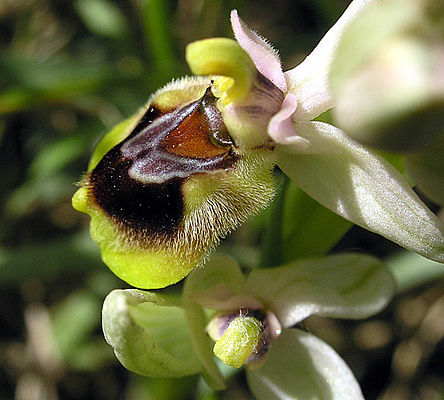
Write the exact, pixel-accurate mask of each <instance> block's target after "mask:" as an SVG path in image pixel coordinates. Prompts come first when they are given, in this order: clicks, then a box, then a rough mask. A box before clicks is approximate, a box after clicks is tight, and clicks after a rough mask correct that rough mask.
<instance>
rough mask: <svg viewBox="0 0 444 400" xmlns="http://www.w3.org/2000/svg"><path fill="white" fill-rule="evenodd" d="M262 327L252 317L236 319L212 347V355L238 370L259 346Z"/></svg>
mask: <svg viewBox="0 0 444 400" xmlns="http://www.w3.org/2000/svg"><path fill="white" fill-rule="evenodd" d="M261 330H262V325H261V323H260V322H259V321H258V320H257V319H256V318H253V317H237V318H235V319H233V321H231V323H230V325H229V326H228V328H227V330H226V331H225V333H224V334H223V335H222V337H221V338H220V339H219V340H218V341H217V342H216V344H215V345H214V348H213V351H214V354H215V355H216V356H217V357H218V358H219V359H220V360H222V361H223V362H224V363H225V364H227V365H229V366H231V367H234V368H240V367H241V366H242V365H243V364H244V363H245V362H246V361H247V359H248V357H249V356H250V354H251V353H252V352H254V351H255V350H256V348H257V345H258V344H259V339H260V336H261Z"/></svg>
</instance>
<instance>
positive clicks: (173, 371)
mask: <svg viewBox="0 0 444 400" xmlns="http://www.w3.org/2000/svg"><path fill="white" fill-rule="evenodd" d="M393 289H394V287H393V281H392V279H391V276H390V274H389V272H388V270H387V269H385V267H384V266H383V265H382V264H381V263H380V262H379V261H378V260H377V259H375V258H373V257H370V256H365V255H358V254H338V255H335V256H330V257H327V258H322V259H313V260H305V261H299V262H294V263H292V264H289V265H286V266H282V267H277V268H271V269H261V270H254V271H252V272H251V273H250V274H249V275H248V276H246V277H245V276H244V275H243V274H242V272H241V270H240V268H239V265H238V264H237V262H236V261H235V260H234V259H232V258H230V257H228V256H224V255H216V256H215V257H213V258H212V259H211V261H210V262H209V263H208V265H207V266H206V267H205V268H201V269H198V270H195V271H194V272H193V273H191V274H190V275H189V276H188V277H187V279H186V280H185V286H184V292H183V299H182V302H181V301H180V300H179V299H171V297H170V298H168V297H167V295H162V294H158V293H153V292H143V291H140V290H131V289H129V290H115V291H113V292H111V293H110V294H109V295H108V297H107V298H106V300H105V303H104V306H103V330H104V333H105V337H106V340H107V341H108V343H109V344H110V345H111V346H112V347H113V348H114V352H115V354H116V356H117V357H118V359H119V360H120V361H121V362H122V364H123V365H124V366H125V367H126V368H128V369H130V370H131V371H134V372H136V373H139V374H142V375H147V376H170V377H173V376H186V375H192V374H195V373H198V372H201V373H202V374H203V376H204V377H205V379H206V381H207V383H208V384H209V385H210V386H212V387H213V388H214V389H217V390H220V389H224V387H225V382H224V378H223V376H222V375H221V373H220V372H219V370H218V367H217V365H216V363H215V362H214V356H213V354H212V347H213V344H212V343H211V341H210V340H209V338H208V335H207V333H208V334H209V335H210V336H211V338H212V339H213V340H215V344H214V347H213V351H214V354H215V355H216V356H217V357H219V358H220V359H221V360H222V361H223V362H224V363H225V364H227V365H230V366H232V367H235V368H239V367H241V366H242V365H245V366H246V375H247V380H248V384H249V387H250V389H251V391H252V393H253V394H254V395H255V397H256V398H257V399H259V400H260V399H266V400H272V399H290V398H291V399H301V400H305V399H309V398H310V399H311V398H329V399H342V400H345V399H350V400H359V399H363V396H362V393H361V390H360V388H359V385H358V383H357V382H356V380H355V378H354V376H353V374H352V372H351V371H350V369H349V368H348V366H347V365H346V363H345V362H344V361H343V360H342V359H341V357H340V356H339V355H338V354H337V353H336V352H335V351H334V350H333V348H331V347H330V346H329V345H327V344H326V343H324V342H323V341H322V340H320V339H319V338H317V337H315V336H314V335H312V334H310V333H308V332H306V331H304V330H302V329H299V328H292V326H294V325H295V324H297V323H299V322H301V321H302V320H304V319H305V318H307V317H309V316H310V315H319V316H322V317H333V318H351V319H356V318H366V317H368V316H370V315H373V314H375V313H377V312H378V311H380V310H381V309H382V308H384V307H385V305H386V304H387V303H388V301H389V300H390V298H391V296H392V295H393ZM207 316H208V317H207ZM208 321H210V322H208Z"/></svg>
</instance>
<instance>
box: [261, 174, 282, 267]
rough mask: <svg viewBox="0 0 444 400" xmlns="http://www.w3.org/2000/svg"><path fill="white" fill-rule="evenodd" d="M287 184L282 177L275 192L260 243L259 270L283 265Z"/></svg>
mask: <svg viewBox="0 0 444 400" xmlns="http://www.w3.org/2000/svg"><path fill="white" fill-rule="evenodd" d="M288 182H289V180H288V178H287V177H286V176H283V178H282V181H281V184H280V185H279V187H278V190H277V195H276V199H275V200H274V202H273V204H272V205H271V207H272V208H271V212H270V217H269V221H268V225H267V227H266V229H265V232H264V237H263V241H262V251H261V259H260V262H259V266H260V267H261V268H269V267H273V266H276V265H280V264H282V263H283V257H282V254H283V247H282V218H283V213H284V201H285V191H286V189H287V186H288Z"/></svg>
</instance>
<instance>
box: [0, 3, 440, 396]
mask: <svg viewBox="0 0 444 400" xmlns="http://www.w3.org/2000/svg"><path fill="white" fill-rule="evenodd" d="M347 4H348V1H347V0H294V1H286V0H273V1H272V2H270V1H265V0H239V1H235V0H226V1H223V0H163V1H162V0H126V1H124V0H118V1H111V0H72V1H54V0H1V1H0V160H1V170H0V171H1V175H0V216H1V223H0V285H1V291H0V326H1V329H0V341H1V344H0V399H13V398H15V399H19V400H33V399H57V398H59V399H107V400H111V399H129V400H139V399H156V400H166V399H249V398H250V396H249V394H248V392H247V389H246V386H245V382H244V377H243V374H242V371H241V372H239V373H233V371H229V372H228V375H229V389H228V390H227V391H226V392H223V393H217V394H216V393H213V392H211V391H210V390H209V389H208V387H206V385H205V384H204V383H203V381H202V380H201V378H199V377H197V376H196V377H190V378H186V379H174V380H172V379H156V380H154V379H149V378H144V377H140V376H136V375H134V374H131V373H129V372H127V371H126V370H125V369H124V368H123V367H122V366H120V364H119V363H118V361H117V360H116V359H115V357H114V355H113V353H112V350H111V348H110V347H109V346H108V345H107V344H106V343H105V341H104V339H103V336H102V333H101V328H100V313H101V304H102V301H103V299H104V297H105V296H106V294H107V293H108V292H109V291H111V290H112V289H114V288H125V287H127V286H126V284H125V283H124V282H122V281H120V280H119V279H117V278H116V277H114V276H113V274H112V273H111V272H110V271H109V270H108V269H107V268H106V266H105V265H104V264H103V263H102V262H101V261H100V256H99V253H98V249H97V248H96V246H95V244H94V243H93V242H92V241H91V239H90V238H89V235H88V218H87V217H86V216H84V215H81V214H79V213H77V212H75V211H74V210H73V209H72V208H71V196H72V194H73V193H74V191H75V189H76V182H77V181H78V180H79V179H80V177H81V175H82V173H83V172H84V171H85V170H86V166H87V163H88V159H89V156H90V154H91V152H92V149H93V148H94V145H95V143H97V141H98V139H99V138H100V137H101V135H103V134H104V133H105V132H106V131H107V130H109V129H110V128H111V127H112V126H113V125H114V124H115V123H117V122H119V121H120V120H122V119H123V118H125V117H128V116H130V115H131V114H132V113H134V112H135V111H136V110H137V109H138V107H140V106H142V105H143V104H144V103H145V102H146V100H147V98H148V97H149V95H150V94H151V93H153V92H154V91H155V90H156V89H158V88H159V87H160V86H162V85H163V84H165V83H167V82H168V81H169V80H171V79H172V78H175V77H180V76H183V75H186V74H187V73H188V71H187V66H186V64H185V61H184V49H185V46H186V44H187V43H189V42H191V41H193V40H196V39H201V38H205V37H212V36H228V37H231V36H232V34H231V30H230V26H229V20H228V16H229V12H230V10H231V9H233V8H237V9H238V11H239V13H240V15H241V16H242V17H243V18H244V20H245V21H246V22H247V24H249V25H250V26H251V27H253V28H254V29H255V30H257V31H258V32H260V33H261V34H262V35H263V36H265V37H267V38H268V39H269V40H270V41H271V42H272V43H273V44H274V45H275V46H276V48H278V49H279V50H280V54H281V57H282V59H283V60H284V62H283V64H284V69H289V68H291V67H293V66H295V65H296V64H297V63H298V62H299V61H301V60H302V59H303V58H304V57H305V56H306V55H307V54H308V52H309V51H310V50H311V49H312V48H313V47H314V46H315V44H316V43H317V42H318V41H319V39H320V38H321V37H322V35H323V34H324V33H325V32H326V31H327V29H328V28H329V27H330V26H331V25H332V24H333V23H334V22H335V20H336V19H337V18H338V16H339V15H340V14H341V13H342V11H343V10H344V9H345V7H346V5H347ZM326 118H328V115H327V116H326ZM291 190H292V191H296V192H295V193H293V192H291V191H290V195H291V196H293V198H294V199H297V202H295V206H294V208H293V209H292V210H290V211H289V210H286V211H285V212H287V213H288V212H290V215H293V216H294V215H302V214H303V215H304V218H302V220H298V223H297V224H295V225H292V226H294V227H293V228H291V229H290V231H289V233H290V234H291V236H292V237H293V238H296V239H293V240H292V242H291V243H290V244H288V243H287V247H289V248H290V249H291V248H292V249H294V248H295V246H299V248H303V249H305V251H306V253H307V255H312V254H315V253H316V252H318V251H319V246H321V247H322V246H326V247H325V249H323V251H324V250H326V249H327V247H328V248H330V247H332V246H333V245H334V244H335V242H336V241H337V240H338V239H339V237H340V235H342V233H343V232H345V231H346V230H347V229H348V224H347V223H344V221H343V220H341V219H339V218H336V217H334V218H333V220H331V218H332V217H331V216H330V215H329V214H326V213H325V212H324V211H323V210H322V209H320V208H319V207H320V206H313V202H312V201H311V200H310V199H308V198H307V197H306V196H304V195H302V194H301V193H300V192H297V189H295V188H292V189H291ZM287 193H288V192H287ZM296 203H297V204H296ZM431 206H432V207H433V204H432V205H431ZM279 210H281V208H279V207H278V205H274V206H272V207H271V208H269V209H268V210H266V211H265V212H264V213H262V214H261V215H260V216H258V217H256V218H254V219H252V220H251V221H250V222H249V223H248V224H246V225H245V226H244V227H242V228H241V229H240V230H238V231H237V232H235V233H234V234H233V235H231V236H230V238H228V239H227V240H226V241H225V242H224V243H223V245H222V247H221V250H222V251H226V252H229V253H230V254H232V255H234V256H235V257H237V258H238V259H239V261H240V262H241V263H242V265H243V266H244V267H245V268H252V267H254V266H256V265H257V264H261V263H262V264H264V263H266V262H267V258H268V260H273V261H274V262H276V260H277V259H276V258H275V255H271V256H270V254H271V253H270V252H268V253H267V252H265V253H264V251H262V255H261V250H260V246H261V243H262V244H264V248H266V247H267V245H268V246H269V249H270V248H273V246H274V244H273V243H272V242H270V237H271V238H272V237H274V233H273V229H280V228H279V227H276V226H272V224H271V225H270V224H268V221H269V219H270V218H272V220H273V218H274V217H275V215H276V213H279ZM298 210H299V211H301V210H303V213H300V212H299V214H298ZM307 210H308V211H307ZM435 210H436V208H435ZM331 224H335V226H336V227H337V229H336V232H340V234H339V233H338V235H339V236H338V237H336V238H335V239H334V241H333V242H331V243H328V244H327V245H325V243H324V244H323V245H322V244H319V246H318V243H317V242H316V241H315V240H316V237H317V235H319V232H322V230H323V229H325V227H326V226H331ZM284 228H285V227H284ZM313 244H315V245H314V246H313ZM284 245H285V244H284ZM310 246H311V247H310ZM340 250H349V251H350V250H351V251H366V252H370V253H372V254H375V255H378V256H381V257H385V258H387V259H388V260H389V261H388V262H389V265H390V267H391V268H392V270H393V272H394V274H395V276H396V278H397V283H398V288H399V294H398V296H397V297H396V298H395V300H394V301H393V303H392V305H391V307H389V308H388V309H387V310H386V311H385V312H384V313H383V314H382V315H381V314H380V315H378V316H376V317H374V318H372V319H371V320H368V321H364V322H351V321H330V320H328V321H326V320H322V319H320V318H311V319H309V320H308V321H307V327H308V329H310V330H312V331H313V332H314V333H316V334H317V335H319V336H321V337H323V338H324V339H325V340H326V341H327V342H328V343H330V344H331V345H333V346H334V347H335V348H336V349H337V350H338V351H339V353H340V354H341V355H342V356H343V357H344V358H345V359H346V361H347V362H348V363H349V365H350V366H351V368H352V369H353V371H354V372H355V374H356V376H357V377H358V379H359V381H360V383H361V385H362V388H363V392H364V394H365V395H366V397H367V398H368V399H376V398H378V399H384V400H385V399H416V398H417V399H443V398H444V380H443V379H444V361H443V359H444V358H443V357H444V346H443V337H444V323H443V320H444V319H443V318H442V316H443V315H444V295H443V292H444V291H443V288H444V282H443V281H442V280H441V277H442V276H443V272H444V271H443V270H444V268H442V267H437V266H436V265H435V264H434V263H431V262H428V261H425V260H424V259H422V258H421V257H418V256H414V255H411V254H408V253H405V252H400V251H399V249H398V248H397V247H396V246H395V245H393V244H391V243H389V242H388V241H386V240H384V239H382V238H380V237H377V236H376V235H372V234H370V233H368V232H364V231H362V230H360V229H358V228H352V229H351V230H350V231H349V232H348V233H347V234H346V235H345V236H344V238H342V240H340V241H339V243H338V244H336V245H335V246H334V248H333V249H332V251H340ZM287 253H288V252H287ZM284 258H285V257H284ZM282 261H286V260H285V259H283V260H282ZM170 290H174V288H172V289H170Z"/></svg>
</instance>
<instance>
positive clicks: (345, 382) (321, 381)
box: [247, 329, 364, 400]
mask: <svg viewBox="0 0 444 400" xmlns="http://www.w3.org/2000/svg"><path fill="white" fill-rule="evenodd" d="M247 380H248V386H249V387H250V389H251V391H252V392H253V394H254V396H255V397H256V399H258V400H289V399H292V400H307V399H329V400H363V399H364V397H363V396H362V393H361V389H360V388H359V385H358V382H357V381H356V379H355V377H354V376H353V373H352V372H351V371H350V369H349V367H348V366H347V365H346V364H345V362H344V360H342V358H341V357H339V355H338V354H337V353H336V352H335V351H334V350H333V349H332V348H331V347H330V346H329V345H327V344H326V343H324V342H323V341H321V340H320V339H318V338H317V337H315V336H313V335H311V334H309V333H306V332H303V331H301V330H299V329H285V330H284V331H283V332H282V334H281V335H280V337H279V338H277V339H276V340H275V341H274V342H273V343H272V345H271V347H270V351H269V354H268V355H267V359H266V361H265V364H264V365H263V366H262V367H261V368H259V369H247Z"/></svg>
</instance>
